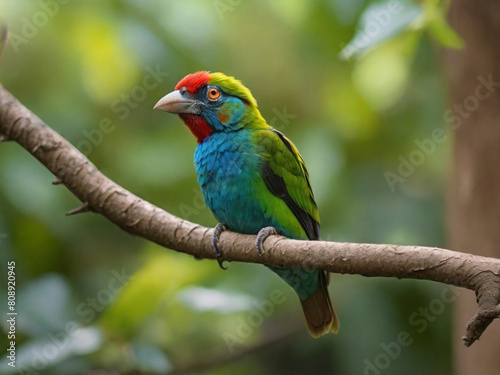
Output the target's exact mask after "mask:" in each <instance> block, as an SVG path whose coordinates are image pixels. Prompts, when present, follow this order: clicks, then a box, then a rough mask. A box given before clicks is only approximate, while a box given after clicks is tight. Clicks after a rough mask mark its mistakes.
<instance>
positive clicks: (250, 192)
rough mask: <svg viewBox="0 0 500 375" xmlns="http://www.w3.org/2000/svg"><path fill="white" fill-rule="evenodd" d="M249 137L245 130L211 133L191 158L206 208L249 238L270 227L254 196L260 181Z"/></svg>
mask: <svg viewBox="0 0 500 375" xmlns="http://www.w3.org/2000/svg"><path fill="white" fill-rule="evenodd" d="M250 137H251V134H250V132H249V131H246V130H240V131H235V132H227V133H224V132H221V133H214V134H212V135H211V136H210V137H208V138H207V139H206V140H205V141H204V142H202V143H200V144H199V145H198V147H197V148H196V151H195V154H194V162H195V166H196V173H197V175H198V184H199V185H200V187H201V191H202V193H203V198H204V199H205V204H206V205H207V206H208V207H209V208H210V209H211V210H212V212H213V213H214V215H215V217H216V218H217V219H218V220H219V221H220V222H222V223H224V224H226V225H227V226H229V228H230V229H231V230H233V231H236V232H240V233H249V234H250V233H257V232H258V231H259V230H260V229H262V228H263V227H265V226H267V225H270V220H269V217H267V215H265V213H263V209H262V205H261V204H259V199H258V197H257V196H256V192H257V191H258V190H261V189H262V184H263V179H262V176H261V174H260V168H259V164H260V156H259V154H258V152H257V150H256V149H255V146H254V145H253V144H252V142H251V141H250Z"/></svg>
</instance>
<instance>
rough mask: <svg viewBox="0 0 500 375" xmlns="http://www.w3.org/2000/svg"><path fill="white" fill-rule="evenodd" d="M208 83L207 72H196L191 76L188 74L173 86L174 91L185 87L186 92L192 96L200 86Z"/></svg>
mask: <svg viewBox="0 0 500 375" xmlns="http://www.w3.org/2000/svg"><path fill="white" fill-rule="evenodd" d="M209 81H210V73H209V72H196V73H193V74H188V75H187V76H185V77H184V78H183V79H181V80H180V81H179V83H178V84H177V85H175V89H176V90H179V89H180V88H182V87H185V88H186V90H187V92H188V93H190V94H191V95H192V94H194V93H195V92H196V91H198V89H199V88H200V87H201V86H203V85H206V84H207V83H208V82H209Z"/></svg>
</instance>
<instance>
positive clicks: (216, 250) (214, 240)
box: [212, 223, 227, 270]
mask: <svg viewBox="0 0 500 375" xmlns="http://www.w3.org/2000/svg"><path fill="white" fill-rule="evenodd" d="M225 230H227V227H226V226H225V225H224V224H222V223H219V224H217V225H216V226H215V229H214V235H213V237H212V249H213V250H214V253H215V256H216V258H215V259H217V262H218V263H219V267H220V268H222V269H223V270H227V267H224V264H223V263H224V259H222V253H221V252H220V250H219V239H220V235H221V233H222V232H224V231H225Z"/></svg>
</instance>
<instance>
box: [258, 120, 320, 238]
mask: <svg viewBox="0 0 500 375" xmlns="http://www.w3.org/2000/svg"><path fill="white" fill-rule="evenodd" d="M258 144H259V146H260V147H261V156H262V163H261V168H260V169H261V173H262V177H263V178H264V181H265V183H266V185H267V188H268V189H269V190H270V191H271V192H272V193H273V194H274V195H276V196H277V197H279V198H281V199H282V200H283V201H284V202H285V203H286V204H287V206H288V207H289V208H290V210H291V211H292V212H293V214H294V215H295V217H296V218H297V219H298V221H299V222H300V224H301V225H302V227H303V228H304V230H305V232H306V234H307V237H308V238H309V239H311V240H317V239H319V222H320V220H319V212H318V207H317V206H316V202H315V201H314V194H313V192H312V189H311V184H310V182H309V174H308V173H307V169H306V166H305V164H304V160H303V159H302V157H301V156H300V154H299V151H298V150H297V148H296V147H295V145H294V144H293V143H292V141H290V140H289V139H288V138H287V137H286V136H285V135H284V134H283V133H281V132H279V131H277V130H275V129H266V130H261V131H260V132H259V137H258Z"/></svg>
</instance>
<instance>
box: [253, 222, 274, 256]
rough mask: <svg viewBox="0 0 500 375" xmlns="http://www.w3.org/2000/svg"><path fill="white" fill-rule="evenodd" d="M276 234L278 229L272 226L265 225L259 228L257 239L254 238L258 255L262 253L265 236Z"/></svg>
mask: <svg viewBox="0 0 500 375" xmlns="http://www.w3.org/2000/svg"><path fill="white" fill-rule="evenodd" d="M275 234H278V231H277V230H276V228H274V227H265V228H262V229H261V230H259V233H257V239H256V240H255V248H256V249H257V252H258V253H259V255H263V254H264V241H265V240H266V238H267V237H269V236H272V235H275Z"/></svg>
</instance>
